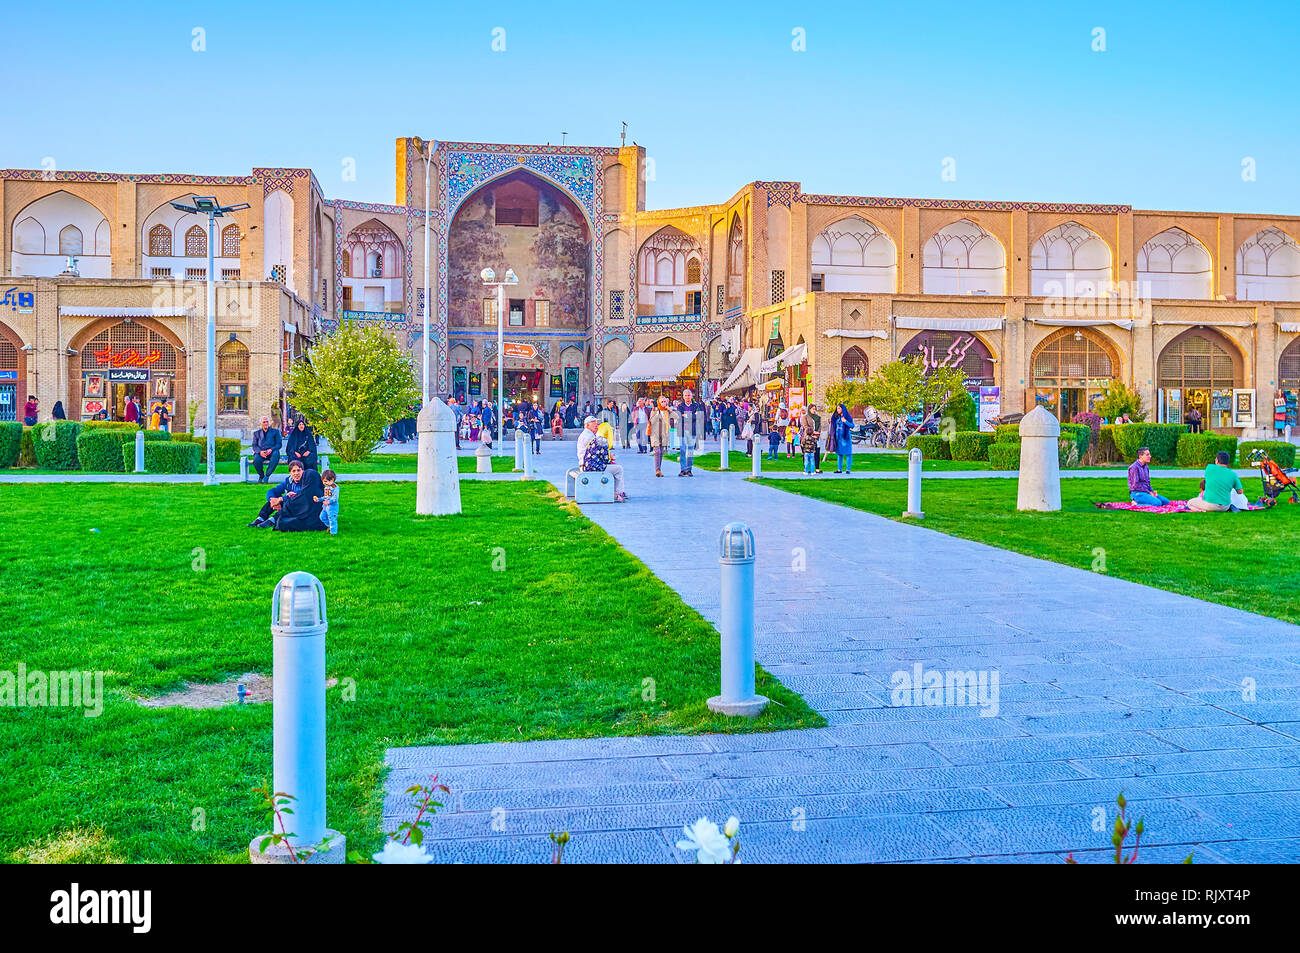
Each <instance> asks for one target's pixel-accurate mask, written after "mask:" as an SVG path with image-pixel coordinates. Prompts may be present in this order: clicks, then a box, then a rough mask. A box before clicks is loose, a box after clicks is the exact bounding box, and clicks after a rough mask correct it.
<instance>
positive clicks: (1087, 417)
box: [1074, 410, 1101, 457]
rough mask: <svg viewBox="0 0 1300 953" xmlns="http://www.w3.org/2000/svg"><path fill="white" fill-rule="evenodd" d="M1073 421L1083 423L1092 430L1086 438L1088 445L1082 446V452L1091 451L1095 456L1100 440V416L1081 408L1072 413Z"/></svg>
mask: <svg viewBox="0 0 1300 953" xmlns="http://www.w3.org/2000/svg"><path fill="white" fill-rule="evenodd" d="M1074 423H1076V424H1083V425H1084V426H1086V427H1087V428H1088V429H1089V430H1090V431H1091V432H1092V436H1091V438H1090V439H1089V440H1088V446H1087V447H1085V448H1084V452H1085V453H1086V452H1088V451H1092V454H1093V456H1094V457H1095V456H1096V454H1097V451H1098V449H1099V445H1100V442H1101V418H1100V417H1098V416H1097V415H1096V414H1094V413H1093V412H1092V411H1089V410H1081V411H1079V412H1078V413H1077V414H1075V415H1074Z"/></svg>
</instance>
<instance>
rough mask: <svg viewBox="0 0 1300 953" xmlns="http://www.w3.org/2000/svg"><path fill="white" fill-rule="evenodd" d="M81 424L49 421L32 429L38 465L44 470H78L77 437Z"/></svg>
mask: <svg viewBox="0 0 1300 953" xmlns="http://www.w3.org/2000/svg"><path fill="white" fill-rule="evenodd" d="M80 433H81V424H80V423H78V422H77V421H75V420H47V421H46V422H45V423H41V424H37V425H36V426H35V427H33V428H32V450H33V451H34V452H35V454H36V465H37V466H38V467H40V468H41V469H44V470H75V469H77V435H78V434H80Z"/></svg>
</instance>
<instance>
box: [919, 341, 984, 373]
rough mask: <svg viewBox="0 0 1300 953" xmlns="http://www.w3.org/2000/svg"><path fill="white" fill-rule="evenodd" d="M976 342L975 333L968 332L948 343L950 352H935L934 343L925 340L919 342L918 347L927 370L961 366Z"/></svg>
mask: <svg viewBox="0 0 1300 953" xmlns="http://www.w3.org/2000/svg"><path fill="white" fill-rule="evenodd" d="M974 343H975V335H973V334H967V335H966V336H965V337H957V338H955V339H953V342H952V343H951V344H949V345H948V352H947V353H946V354H944V355H942V356H938V355H936V354H935V349H934V345H932V344H927V343H926V342H924V341H923V342H921V343H920V344H918V345H917V346H916V349H917V351H919V352H920V354H921V366H922V367H924V368H925V369H926V370H927V371H934V370H938V369H939V368H941V367H960V366H961V362H962V361H964V360H965V359H966V352H967V351H969V350H970V346H971V345H972V344H974Z"/></svg>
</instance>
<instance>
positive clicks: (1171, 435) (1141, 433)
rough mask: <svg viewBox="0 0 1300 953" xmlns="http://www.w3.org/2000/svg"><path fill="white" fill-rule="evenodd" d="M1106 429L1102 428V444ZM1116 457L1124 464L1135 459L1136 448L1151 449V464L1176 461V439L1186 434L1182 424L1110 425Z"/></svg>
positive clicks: (1185, 428)
mask: <svg viewBox="0 0 1300 953" xmlns="http://www.w3.org/2000/svg"><path fill="white" fill-rule="evenodd" d="M1105 431H1106V428H1105V427H1102V433H1103V443H1104V442H1105V438H1104V434H1105ZM1110 432H1111V434H1112V439H1113V441H1114V446H1115V452H1116V456H1117V457H1119V459H1121V460H1123V461H1124V462H1125V463H1132V462H1133V461H1134V460H1136V459H1137V452H1138V447H1150V448H1151V461H1152V462H1153V463H1163V464H1171V463H1176V462H1177V461H1178V438H1179V437H1181V436H1183V435H1184V434H1186V433H1187V427H1186V426H1185V425H1184V424H1112V425H1111V427H1110Z"/></svg>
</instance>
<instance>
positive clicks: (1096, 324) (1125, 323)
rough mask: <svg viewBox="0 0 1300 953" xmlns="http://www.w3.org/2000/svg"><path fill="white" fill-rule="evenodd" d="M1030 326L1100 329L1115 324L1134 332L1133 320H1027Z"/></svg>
mask: <svg viewBox="0 0 1300 953" xmlns="http://www.w3.org/2000/svg"><path fill="white" fill-rule="evenodd" d="M1025 320H1026V321H1028V322H1029V323H1030V324H1043V325H1046V326H1048V327H1051V328H1100V327H1102V326H1103V325H1107V324H1113V325H1115V327H1117V328H1123V329H1124V330H1125V331H1132V330H1133V321H1132V319H1131V318H1026V319H1025Z"/></svg>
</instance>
